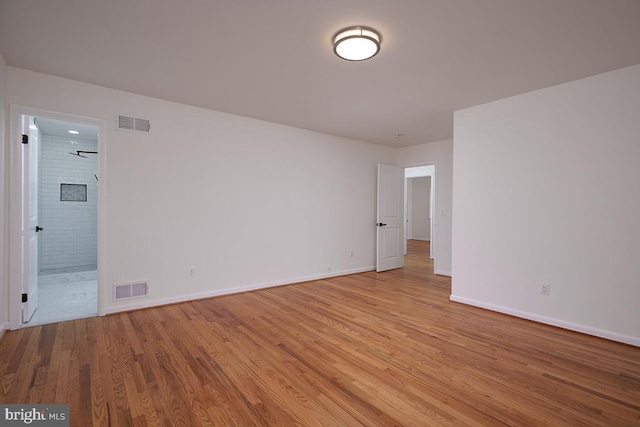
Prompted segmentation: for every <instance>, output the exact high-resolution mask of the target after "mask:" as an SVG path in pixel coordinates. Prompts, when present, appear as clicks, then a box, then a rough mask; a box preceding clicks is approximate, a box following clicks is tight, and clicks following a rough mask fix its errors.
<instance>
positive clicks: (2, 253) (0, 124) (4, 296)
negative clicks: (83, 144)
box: [0, 54, 9, 336]
mask: <svg viewBox="0 0 640 427" xmlns="http://www.w3.org/2000/svg"><path fill="white" fill-rule="evenodd" d="M6 80H7V64H6V63H5V62H4V57H3V56H2V54H0V165H2V172H1V173H0V267H2V268H0V336H2V334H3V333H4V330H5V329H7V328H8V327H9V268H8V265H9V261H8V257H7V254H8V253H9V251H8V248H9V246H8V239H7V238H6V236H8V235H9V233H8V230H7V228H6V226H7V223H8V221H5V218H8V205H9V204H8V202H7V200H6V198H5V195H7V194H9V191H8V190H7V188H6V185H7V183H8V180H9V174H8V170H9V168H8V165H7V163H6V161H5V160H6V159H7V158H8V156H7V155H6V151H7V150H6V144H5V137H6V133H7V130H8V126H6V120H7V108H6V105H7V102H6V99H7V95H6V93H7V92H6V87H7V85H6Z"/></svg>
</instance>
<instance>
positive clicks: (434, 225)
mask: <svg viewBox="0 0 640 427" xmlns="http://www.w3.org/2000/svg"><path fill="white" fill-rule="evenodd" d="M423 166H433V175H419V176H431V200H430V203H429V204H430V209H431V224H430V227H431V244H430V245H429V246H430V254H429V255H430V258H432V259H433V271H434V272H435V271H438V270H437V265H438V250H437V249H438V246H437V242H438V209H437V206H438V189H437V182H438V178H437V175H438V165H437V163H436V162H435V161H432V162H424V163H417V164H410V165H404V166H402V167H403V168H404V170H405V177H404V180H405V194H404V209H405V212H406V209H407V198H408V195H407V191H406V189H407V187H408V185H407V180H409V179H411V178H418V177H419V176H415V177H411V178H407V173H406V170H407V169H411V168H419V167H423ZM404 254H405V255H406V254H407V234H406V233H405V235H404Z"/></svg>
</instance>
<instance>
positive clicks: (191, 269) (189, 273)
mask: <svg viewBox="0 0 640 427" xmlns="http://www.w3.org/2000/svg"><path fill="white" fill-rule="evenodd" d="M187 277H196V268H195V267H189V268H188V269H187Z"/></svg>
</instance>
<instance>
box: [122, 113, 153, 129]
mask: <svg viewBox="0 0 640 427" xmlns="http://www.w3.org/2000/svg"><path fill="white" fill-rule="evenodd" d="M116 129H118V130H125V131H131V132H142V133H149V132H150V131H151V123H150V122H149V120H147V119H139V118H136V117H131V116H123V115H120V114H119V115H118V117H117V123H116Z"/></svg>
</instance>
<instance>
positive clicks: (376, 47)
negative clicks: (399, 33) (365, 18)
mask: <svg viewBox="0 0 640 427" xmlns="http://www.w3.org/2000/svg"><path fill="white" fill-rule="evenodd" d="M381 40H382V37H380V33H378V32H377V31H376V30H374V29H373V28H369V27H360V26H357V27H349V28H344V29H342V30H340V31H338V32H337V33H336V35H335V36H333V52H334V53H335V54H336V55H338V56H339V57H340V58H342V59H346V60H347V61H364V60H365V59H369V58H372V57H374V56H376V54H377V53H378V52H380V42H381Z"/></svg>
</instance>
